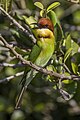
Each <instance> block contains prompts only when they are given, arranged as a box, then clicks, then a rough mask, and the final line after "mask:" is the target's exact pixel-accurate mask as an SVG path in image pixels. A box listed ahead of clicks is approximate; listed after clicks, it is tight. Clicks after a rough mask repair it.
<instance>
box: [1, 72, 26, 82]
mask: <svg viewBox="0 0 80 120" xmlns="http://www.w3.org/2000/svg"><path fill="white" fill-rule="evenodd" d="M23 74H24V71H22V72H19V73H16V74H15V75H12V76H9V77H6V78H4V79H2V80H0V83H4V82H9V81H10V80H12V79H13V78H15V77H19V76H22V75H23Z"/></svg>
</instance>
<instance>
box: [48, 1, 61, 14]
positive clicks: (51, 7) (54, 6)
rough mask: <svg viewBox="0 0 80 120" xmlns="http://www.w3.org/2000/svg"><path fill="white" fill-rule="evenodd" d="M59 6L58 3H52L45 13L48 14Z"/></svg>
mask: <svg viewBox="0 0 80 120" xmlns="http://www.w3.org/2000/svg"><path fill="white" fill-rule="evenodd" d="M59 5H60V2H54V3H52V4H51V5H49V6H48V8H47V12H49V11H50V10H52V9H54V8H56V7H58V6H59Z"/></svg>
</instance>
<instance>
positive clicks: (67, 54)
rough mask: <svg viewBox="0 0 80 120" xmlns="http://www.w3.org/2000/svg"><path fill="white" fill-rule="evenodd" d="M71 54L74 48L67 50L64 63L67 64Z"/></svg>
mask: <svg viewBox="0 0 80 120" xmlns="http://www.w3.org/2000/svg"><path fill="white" fill-rule="evenodd" d="M71 52H72V48H69V49H68V50H67V52H66V53H65V55H64V63H65V62H66V60H67V59H68V57H69V56H70V54H71Z"/></svg>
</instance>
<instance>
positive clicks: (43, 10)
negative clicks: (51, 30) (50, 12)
mask: <svg viewBox="0 0 80 120" xmlns="http://www.w3.org/2000/svg"><path fill="white" fill-rule="evenodd" d="M44 13H45V9H42V10H41V11H40V16H41V17H44Z"/></svg>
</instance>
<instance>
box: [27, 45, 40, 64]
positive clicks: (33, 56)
mask: <svg viewBox="0 0 80 120" xmlns="http://www.w3.org/2000/svg"><path fill="white" fill-rule="evenodd" d="M40 52H41V48H40V47H39V46H38V45H34V47H33V49H32V51H31V54H30V57H29V60H30V61H31V62H33V63H34V62H35V61H36V59H37V57H38V56H39V54H40Z"/></svg>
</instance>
